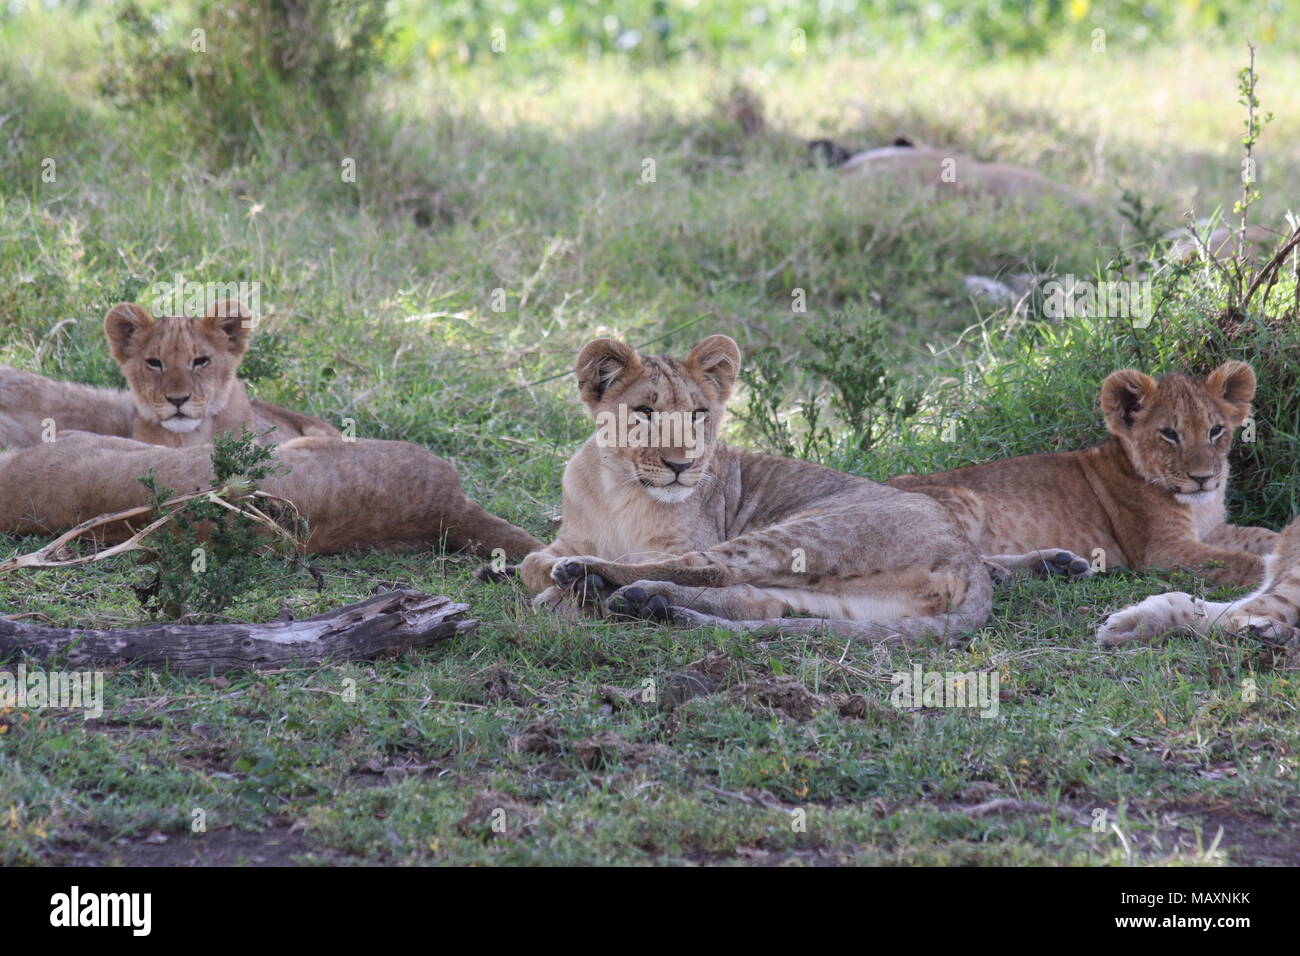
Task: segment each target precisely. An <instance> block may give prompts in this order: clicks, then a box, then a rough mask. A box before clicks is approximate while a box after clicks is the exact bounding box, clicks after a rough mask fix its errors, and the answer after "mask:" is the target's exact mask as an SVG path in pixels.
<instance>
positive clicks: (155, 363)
mask: <svg viewBox="0 0 1300 956" xmlns="http://www.w3.org/2000/svg"><path fill="white" fill-rule="evenodd" d="M144 364H145V365H148V366H149V367H150V368H162V359H156V358H151V359H145V360H144Z"/></svg>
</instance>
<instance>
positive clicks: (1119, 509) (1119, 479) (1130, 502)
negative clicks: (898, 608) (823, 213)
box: [887, 362, 1277, 585]
mask: <svg viewBox="0 0 1300 956" xmlns="http://www.w3.org/2000/svg"><path fill="white" fill-rule="evenodd" d="M1254 397H1255V372H1254V370H1253V369H1251V367H1250V366H1249V365H1247V364H1246V363H1245V362H1225V363H1224V364H1223V365H1220V366H1219V367H1218V368H1216V369H1215V370H1214V371H1213V372H1211V373H1210V374H1209V375H1208V376H1206V377H1205V379H1203V380H1197V379H1193V378H1189V377H1188V376H1186V375H1166V376H1164V377H1163V378H1161V379H1159V380H1156V379H1153V378H1150V377H1148V376H1146V375H1144V374H1142V373H1141V372H1139V371H1136V370H1134V369H1123V370H1121V371H1118V372H1113V373H1112V374H1110V375H1109V376H1107V378H1106V380H1105V381H1104V382H1102V385H1101V411H1102V415H1103V416H1104V417H1105V420H1106V427H1107V429H1108V430H1109V431H1110V435H1109V437H1107V438H1106V440H1105V441H1103V442H1102V443H1101V444H1100V445H1097V446H1095V447H1093V448H1087V449H1084V450H1082V451H1068V452H1058V453H1055V454H1042V455H1024V456H1021V457H1019V458H1006V459H1003V460H1001V461H991V462H987V463H986V464H983V465H973V466H971V467H969V468H958V469H956V470H955V471H945V472H939V473H936V474H932V475H900V476H899V477H897V478H891V479H890V480H889V481H888V482H887V483H888V484H890V485H892V486H894V487H895V488H902V489H904V490H907V491H917V492H921V493H922V494H926V495H929V496H930V497H932V498H934V499H936V500H937V501H939V502H940V503H942V504H943V505H944V507H946V508H947V509H948V511H949V513H951V514H952V516H953V518H954V519H955V520H956V521H957V523H958V524H959V525H960V526H961V527H962V529H963V530H964V531H965V532H966V534H967V535H968V536H969V537H970V539H971V541H973V542H974V543H975V546H976V547H977V548H979V550H980V553H981V554H984V555H991V556H992V557H991V558H990V560H991V561H993V562H996V563H998V564H1000V565H1002V566H1004V567H1007V568H1009V569H1011V570H1015V569H1016V567H1017V566H1018V565H1021V564H1023V562H1024V557H1025V555H1024V552H1029V551H1032V550H1033V549H1040V548H1041V549H1049V550H1050V549H1055V548H1068V549H1069V550H1070V551H1072V552H1075V553H1077V554H1081V555H1089V556H1093V557H1096V558H1101V559H1103V560H1104V561H1105V564H1106V566H1108V567H1127V568H1135V569H1141V568H1152V567H1183V568H1189V569H1192V570H1195V571H1198V572H1201V573H1204V574H1205V575H1206V576H1207V577H1209V578H1210V579H1211V580H1214V581H1221V582H1230V583H1233V584H1242V585H1254V584H1258V583H1259V581H1260V580H1261V579H1262V578H1263V576H1264V561H1263V558H1262V557H1261V555H1265V554H1268V553H1269V552H1270V551H1272V550H1273V545H1274V542H1275V541H1276V539H1277V532H1274V531H1269V530H1268V529H1266V528H1249V527H1237V526H1235V525H1231V524H1227V523H1226V519H1227V515H1226V512H1225V508H1224V494H1225V492H1226V490H1227V487H1228V450H1229V449H1230V448H1231V447H1232V431H1233V429H1234V428H1236V427H1237V426H1238V425H1240V424H1241V423H1242V422H1243V421H1245V420H1246V418H1248V417H1249V416H1250V413H1251V404H1250V403H1251V400H1252V399H1253V398H1254ZM1006 552H1015V553H1014V554H1010V555H1008V554H1006ZM1048 560H1051V559H1050V558H1049V559H1048ZM1069 570H1070V571H1071V572H1074V573H1077V571H1076V570H1075V568H1073V567H1071V568H1069ZM1081 570H1082V571H1083V572H1085V573H1086V571H1087V562H1083V568H1082V569H1081Z"/></svg>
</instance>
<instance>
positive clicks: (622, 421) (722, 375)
mask: <svg viewBox="0 0 1300 956" xmlns="http://www.w3.org/2000/svg"><path fill="white" fill-rule="evenodd" d="M739 369H740V351H739V349H738V348H737V347H736V343H735V342H733V341H732V340H731V339H729V338H727V337H726V336H725V335H713V336H710V337H709V338H706V339H705V340H704V341H702V342H700V343H699V344H698V345H696V346H695V348H693V349H692V350H691V352H690V354H688V355H687V356H686V358H685V359H684V360H682V361H678V360H676V359H671V358H665V357H659V356H648V355H639V354H637V353H636V352H635V351H633V350H632V349H631V348H629V347H628V346H627V345H625V344H623V343H622V342H617V341H614V340H612V339H597V340H596V341H594V342H591V343H590V344H588V345H587V346H586V347H585V348H583V349H582V351H581V353H580V354H579V355H578V361H577V377H578V389H579V393H580V395H581V397H582V399H583V401H584V402H585V403H586V404H587V408H588V409H589V411H590V412H591V414H592V417H593V418H594V419H595V421H596V422H597V425H598V430H597V432H596V434H595V435H593V436H592V437H591V438H590V439H588V441H587V443H586V444H585V445H583V447H582V448H581V450H579V451H578V453H577V454H575V455H574V456H573V457H572V458H571V459H570V460H569V463H568V465H567V467H566V468H565V470H564V519H563V523H562V524H561V526H560V530H559V534H558V536H557V537H556V539H555V541H554V542H552V544H551V545H550V546H549V547H548V548H546V549H545V550H542V551H537V552H534V553H533V554H530V555H528V557H526V558H525V559H524V562H523V565H522V567H521V569H520V570H521V574H522V577H523V580H524V583H525V584H526V585H527V586H528V588H529V589H530V590H531V591H532V592H534V593H535V594H536V598H535V599H534V605H535V606H537V607H549V608H555V607H558V606H559V605H560V604H561V603H562V602H564V601H566V600H574V601H576V602H577V603H578V604H580V605H583V606H586V607H587V608H589V609H592V610H595V611H608V612H610V613H615V614H621V615H628V616H636V617H649V618H654V619H660V620H671V621H674V622H678V623H683V624H691V625H708V626H713V627H721V628H726V629H729V630H745V631H760V632H763V631H774V632H779V633H817V632H820V631H822V630H823V629H824V630H827V631H830V632H832V633H835V634H839V635H843V636H848V637H854V638H859V639H864V640H871V641H902V640H905V639H909V638H920V637H927V636H936V637H939V638H941V639H945V640H947V641H949V642H951V643H964V642H965V641H966V640H968V638H969V634H970V632H971V631H973V630H974V629H976V628H978V627H980V626H981V625H982V624H983V623H984V621H985V620H986V619H987V617H988V614H989V610H990V608H991V605H992V582H991V581H990V578H989V574H988V572H987V571H986V569H985V567H984V564H983V563H982V562H981V560H980V556H979V554H978V553H977V552H976V550H975V549H974V547H972V545H971V543H970V541H969V540H967V538H966V537H965V536H964V535H963V534H962V533H961V531H960V530H959V529H958V528H957V526H956V525H955V523H954V522H953V520H952V518H951V517H950V516H949V515H948V513H947V512H946V511H944V509H943V508H942V507H940V506H939V505H938V504H937V503H936V502H935V501H933V500H932V499H930V498H928V497H926V496H924V495H915V494H908V493H906V492H903V491H900V490H898V489H895V488H887V487H885V486H883V485H879V484H876V483H875V482H873V481H868V480H867V479H865V478H859V477H855V476H853V475H847V474H843V473H841V472H837V471H832V470H831V469H829V468H823V467H821V466H819V465H814V464H810V463H807V462H802V461H794V460H791V459H788V458H776V457H772V456H769V455H759V454H753V453H750V452H746V451H740V450H737V449H733V448H729V447H728V446H726V445H724V444H722V443H721V442H719V441H718V440H717V434H718V428H719V426H720V425H721V423H722V419H723V416H724V414H725V410H726V401H727V397H728V396H729V395H730V394H731V390H732V387H733V385H734V384H735V381H736V375H737V373H738V371H739ZM666 435H667V436H668V438H667V439H665V436H666ZM655 439H658V440H657V441H656V440H655ZM790 615H808V616H807V617H802V618H801V617H791V616H790Z"/></svg>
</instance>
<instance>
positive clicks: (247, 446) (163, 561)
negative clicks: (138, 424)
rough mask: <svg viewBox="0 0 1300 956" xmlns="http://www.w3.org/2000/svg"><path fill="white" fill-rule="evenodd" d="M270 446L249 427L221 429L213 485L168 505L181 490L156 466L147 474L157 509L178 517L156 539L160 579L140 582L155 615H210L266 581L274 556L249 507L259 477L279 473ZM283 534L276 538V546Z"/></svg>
mask: <svg viewBox="0 0 1300 956" xmlns="http://www.w3.org/2000/svg"><path fill="white" fill-rule="evenodd" d="M271 452H272V450H271V448H269V447H267V446H264V445H259V444H258V443H257V440H256V436H255V435H253V433H252V432H250V431H248V430H247V429H244V431H243V433H242V434H240V435H239V436H238V437H236V436H234V435H223V436H219V437H218V438H216V440H214V441H213V443H212V471H213V475H214V477H215V481H214V484H213V488H212V490H211V491H209V492H208V493H207V494H203V495H196V496H191V497H188V498H187V499H186V500H183V501H181V502H180V503H176V504H171V505H168V502H169V501H172V499H173V498H174V497H175V491H174V490H173V489H171V488H166V487H163V486H162V485H161V484H160V483H159V482H158V479H157V476H156V475H155V474H154V473H153V471H152V470H150V472H149V474H148V475H147V476H146V477H144V478H141V479H140V481H141V483H142V484H143V485H144V486H145V487H146V488H147V489H149V494H150V496H151V499H152V503H153V506H154V509H155V511H156V512H157V513H159V514H165V515H167V516H168V517H169V518H170V519H171V520H170V521H169V522H168V524H166V525H164V526H163V527H162V528H160V529H159V530H158V531H157V532H155V535H154V537H153V538H152V539H151V541H150V545H151V547H152V548H153V550H154V552H155V554H156V558H155V563H156V565H157V570H156V572H155V575H154V577H153V579H152V580H151V581H150V582H148V583H147V584H145V585H144V586H142V587H137V588H136V594H137V596H138V597H139V598H140V601H141V603H142V604H143V605H144V607H145V608H146V609H147V610H149V611H150V612H151V613H152V614H153V615H154V616H155V617H160V618H166V619H171V620H176V619H179V618H185V619H187V620H191V621H199V622H202V621H210V620H213V619H215V618H217V617H219V616H220V615H221V614H222V613H223V612H224V611H225V610H226V609H227V608H229V607H230V606H231V605H232V604H235V603H237V602H238V601H239V600H240V598H241V597H243V596H245V595H246V594H247V592H248V591H249V590H251V585H252V583H253V582H259V581H265V580H266V578H267V577H268V571H269V570H271V568H270V567H269V566H268V564H269V562H272V561H273V558H272V557H269V556H268V555H267V553H266V552H267V549H268V542H267V541H266V540H265V538H264V537H263V536H261V535H259V534H258V527H259V522H258V521H257V520H255V519H254V517H253V516H252V515H251V514H250V513H249V511H248V510H246V507H247V500H248V498H249V496H250V495H251V494H252V493H253V491H254V490H255V489H256V487H257V484H258V482H260V481H262V480H264V479H266V478H267V477H269V476H270V475H272V474H274V473H275V472H276V469H277V467H278V466H277V465H276V463H275V461H274V460H273V459H272V454H271ZM259 501H260V499H259ZM240 503H244V504H245V507H240ZM296 530H300V529H296ZM284 540H285V539H284V538H283V537H276V538H275V539H274V542H273V543H272V548H274V547H275V542H283V541H284Z"/></svg>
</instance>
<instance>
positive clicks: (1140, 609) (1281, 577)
mask: <svg viewBox="0 0 1300 956" xmlns="http://www.w3.org/2000/svg"><path fill="white" fill-rule="evenodd" d="M1265 563H1266V565H1267V571H1268V574H1267V580H1266V581H1265V583H1264V584H1263V586H1261V587H1260V588H1259V589H1258V590H1256V591H1255V592H1254V593H1253V594H1249V595H1247V596H1246V597H1244V598H1242V599H1241V600H1239V601H1204V600H1201V599H1200V598H1195V597H1192V596H1191V595H1190V594H1187V593H1185V592H1183V591H1170V592H1168V593H1166V594H1156V595H1153V596H1152V597H1149V598H1147V599H1146V600H1145V601H1140V602H1138V603H1137V604H1133V605H1130V606H1129V607H1126V608H1124V609H1123V610H1121V611H1116V612H1115V613H1114V614H1112V615H1110V617H1108V618H1106V620H1105V621H1104V622H1103V623H1102V625H1101V627H1100V628H1099V629H1098V630H1097V643H1098V644H1099V645H1101V646H1102V647H1121V646H1123V645H1125V644H1148V643H1152V642H1154V641H1157V640H1159V639H1161V638H1163V637H1165V636H1167V635H1168V634H1170V633H1172V632H1174V631H1179V630H1186V631H1191V632H1192V633H1194V634H1213V633H1216V632H1224V633H1240V632H1245V631H1249V632H1253V633H1254V634H1256V635H1257V636H1260V637H1263V638H1265V639H1266V640H1269V641H1272V642H1274V643H1279V644H1281V643H1290V644H1292V645H1293V646H1300V630H1297V628H1296V625H1297V623H1300V518H1298V519H1296V520H1294V521H1292V522H1291V524H1289V525H1288V526H1287V527H1286V528H1285V529H1284V530H1283V531H1282V534H1281V536H1280V537H1279V538H1278V541H1277V547H1276V549H1275V550H1274V552H1273V554H1272V555H1270V556H1269V557H1268V558H1267V559H1266V561H1265Z"/></svg>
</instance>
